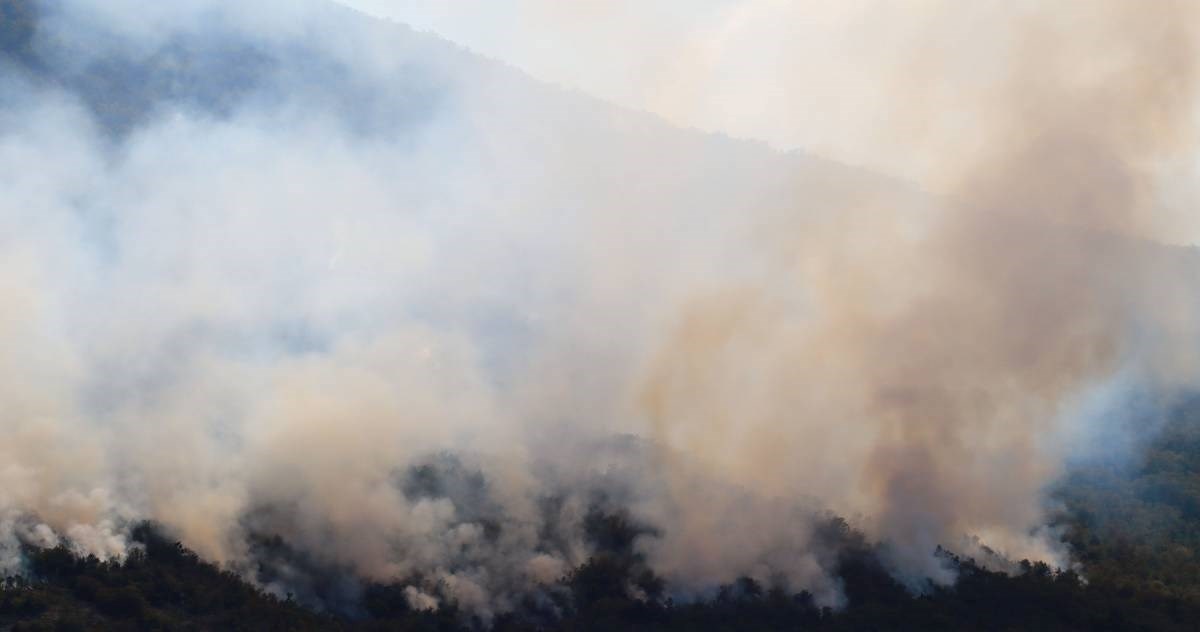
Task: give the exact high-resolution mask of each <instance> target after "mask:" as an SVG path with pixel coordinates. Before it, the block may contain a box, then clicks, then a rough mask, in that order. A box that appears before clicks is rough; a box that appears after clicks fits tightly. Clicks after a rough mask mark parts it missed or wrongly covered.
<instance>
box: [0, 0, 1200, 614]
mask: <svg viewBox="0 0 1200 632" xmlns="http://www.w3.org/2000/svg"><path fill="white" fill-rule="evenodd" d="M132 4H137V3H108V2H104V3H99V2H92V1H85V0H71V1H64V2H60V3H55V4H53V5H49V4H48V5H46V6H47V7H50V8H48V9H46V10H45V11H43V12H42V14H41V15H40V16H39V19H40V21H39V22H38V23H37V29H36V30H34V31H33V32H32V35H30V37H31V39H30V40H29V45H28V47H26V48H22V49H21V50H28V51H32V53H29V54H31V55H33V57H32V58H30V57H29V56H28V55H27V54H25V53H23V54H22V56H21V57H12V58H10V59H8V60H7V61H6V62H5V63H6V66H5V68H4V70H3V75H2V77H3V79H2V82H0V85H2V88H0V105H2V108H0V184H2V186H3V188H4V190H5V192H6V194H5V196H4V198H3V200H0V304H3V306H4V307H3V309H2V310H0V343H2V344H3V348H4V349H5V353H4V354H3V357H0V428H3V431H4V435H5V441H4V442H3V444H2V445H0V463H2V464H3V465H0V490H2V491H0V563H2V564H3V565H4V566H3V569H4V570H5V571H6V572H12V571H14V570H17V569H18V568H19V566H20V563H21V561H20V555H19V549H20V546H21V545H22V544H24V545H34V546H52V545H54V544H57V543H58V542H60V541H61V542H66V543H69V544H70V546H73V547H75V548H76V550H78V551H80V552H83V553H95V554H97V555H100V556H104V557H116V558H120V557H121V556H122V555H124V554H125V553H126V552H127V551H128V549H129V547H130V546H132V545H131V543H130V536H129V532H130V529H131V528H133V526H134V525H136V524H137V523H139V522H140V521H142V520H152V521H154V522H156V523H158V524H160V525H162V526H163V527H164V528H165V529H167V530H168V531H169V532H170V533H171V534H172V535H173V536H175V537H178V538H179V539H180V540H181V541H182V542H183V543H184V544H185V545H186V546H188V547H191V548H193V549H194V550H196V551H197V552H198V553H199V554H200V555H202V556H203V557H205V558H206V559H210V560H213V561H216V562H219V563H221V564H223V565H226V566H227V567H229V568H233V569H235V570H238V571H239V572H241V573H243V574H244V575H245V576H247V578H249V579H251V580H253V581H256V582H259V583H260V584H261V585H263V586H264V587H266V588H267V589H269V590H273V591H277V592H279V593H281V594H282V593H287V592H293V593H296V594H297V595H300V596H301V598H304V599H305V600H309V601H313V602H317V601H320V602H323V603H324V604H325V605H327V606H331V607H341V605H342V603H341V602H343V601H344V602H353V601H354V599H355V598H356V593H355V591H356V590H359V588H357V586H358V582H360V581H361V580H369V581H378V582H390V581H402V582H406V585H405V594H406V595H407V596H408V599H409V601H410V602H411V604H412V605H413V607H416V608H421V609H425V608H434V607H438V606H439V604H441V603H444V602H446V601H453V602H456V603H458V604H460V605H461V606H463V607H464V608H466V609H467V610H469V611H472V612H475V613H479V614H480V615H482V616H485V617H486V616H488V615H491V614H494V613H497V612H503V611H505V610H509V609H512V608H513V607H515V606H516V605H517V604H518V603H519V602H520V600H521V599H522V598H523V597H525V596H527V595H529V594H533V593H536V592H538V591H544V590H548V588H547V587H548V586H549V585H551V584H552V583H553V582H555V581H556V580H557V579H558V578H560V577H561V576H562V575H563V574H564V573H565V572H567V571H568V570H569V569H570V568H572V567H575V566H577V565H579V564H580V563H582V562H583V561H585V560H586V559H587V557H588V556H589V555H590V554H591V553H592V552H593V551H594V550H595V548H596V546H597V544H596V542H595V541H594V538H593V537H591V536H590V535H589V526H588V525H589V515H591V514H592V513H593V512H594V511H595V510H597V508H599V509H601V510H611V511H613V512H627V513H628V515H629V516H630V520H632V521H634V522H635V523H636V524H639V525H644V526H645V528H644V529H642V530H641V531H640V533H641V535H640V536H639V537H637V538H636V540H635V541H634V542H633V543H632V544H631V546H632V547H633V548H634V549H635V550H636V551H638V552H640V553H641V554H643V555H645V558H646V560H647V562H648V563H649V564H650V566H651V567H652V568H653V569H655V570H656V571H657V572H659V573H662V574H663V575H665V576H666V577H667V578H668V579H669V580H671V582H672V585H673V586H675V587H676V589H677V590H680V591H685V592H691V591H703V590H705V589H707V588H711V587H712V586H713V585H715V584H717V583H720V582H724V581H730V580H732V579H734V578H736V577H737V576H739V575H749V576H753V577H755V578H757V579H760V580H762V581H767V582H779V583H783V584H786V585H788V586H790V587H792V588H795V589H797V590H799V589H807V590H809V591H811V592H812V593H813V594H814V595H816V597H817V599H818V601H819V602H820V603H822V604H829V605H836V604H839V603H840V602H841V596H840V592H839V590H838V586H837V582H836V580H835V579H834V578H833V577H834V574H833V570H834V566H835V564H836V560H835V557H836V556H835V554H834V552H831V551H829V550H827V548H826V547H824V546H823V544H822V537H821V535H820V533H819V532H818V531H819V530H818V529H817V527H816V524H817V521H818V520H819V519H820V517H821V516H823V515H825V514H824V513H823V512H825V511H834V512H838V513H840V514H842V515H846V516H848V517H851V518H852V519H853V520H854V521H855V522H856V523H857V524H861V525H863V526H865V527H867V528H868V529H869V530H870V532H871V534H872V535H873V536H875V537H877V538H878V539H880V540H881V541H882V542H883V543H884V544H885V545H886V547H887V550H888V551H889V554H890V556H891V558H890V560H891V562H892V563H893V565H894V567H895V571H896V573H897V574H898V575H900V576H902V577H905V578H907V579H910V580H911V581H912V583H913V584H914V585H920V584H921V582H923V581H924V580H925V579H926V578H932V579H934V580H935V581H940V582H946V581H950V580H951V579H952V578H951V577H950V575H949V571H947V570H946V569H944V568H942V567H941V566H940V564H939V562H938V561H937V558H935V557H934V550H935V548H936V547H937V546H938V545H939V544H941V545H946V546H950V547H952V548H958V547H967V548H969V547H970V546H971V545H970V544H969V543H970V542H971V541H972V540H971V538H972V537H976V538H979V541H980V542H982V543H983V544H985V545H987V546H988V547H991V548H992V549H996V550H999V551H1001V552H1002V553H1005V554H1008V555H1010V556H1033V557H1037V558H1039V559H1049V560H1052V561H1059V562H1060V563H1066V561H1065V560H1064V559H1063V558H1062V557H1061V552H1060V551H1059V550H1058V549H1057V546H1056V543H1055V540H1054V537H1053V534H1052V533H1048V532H1047V531H1046V530H1045V529H1044V527H1043V525H1044V523H1045V520H1044V510H1045V507H1044V500H1045V499H1044V497H1043V492H1044V490H1045V487H1046V486H1047V485H1049V484H1050V483H1052V482H1053V481H1054V480H1055V478H1056V477H1057V476H1058V475H1059V474H1060V473H1061V471H1062V468H1063V464H1064V463H1065V462H1066V460H1067V459H1068V458H1070V457H1071V456H1072V454H1073V446H1078V445H1081V444H1082V443H1084V442H1086V440H1087V438H1088V437H1090V436H1093V434H1094V433H1095V427H1094V424H1093V423H1091V422H1090V418H1089V417H1086V416H1084V415H1083V414H1082V413H1081V412H1080V411H1087V410H1090V409H1089V408H1088V406H1078V405H1077V404H1078V402H1079V401H1081V399H1087V401H1105V400H1104V398H1095V397H1092V398H1091V399H1088V397H1089V393H1093V391H1094V390H1095V389H1104V388H1105V385H1107V384H1110V383H1112V382H1113V381H1114V380H1117V379H1118V378H1120V380H1123V381H1126V382H1129V383H1132V384H1135V385H1136V389H1135V390H1137V391H1138V392H1139V393H1142V392H1145V393H1148V395H1147V397H1149V398H1150V399H1153V400H1154V401H1165V400H1166V398H1168V397H1169V396H1170V395H1171V394H1172V393H1174V392H1176V391H1177V390H1179V389H1182V388H1186V387H1187V386H1189V385H1191V384H1192V383H1194V380H1195V371H1194V368H1195V367H1193V366H1192V362H1193V361H1192V360H1191V357H1192V356H1193V355H1194V354H1193V353H1192V351H1193V350H1194V349H1195V347H1196V345H1195V343H1196V333H1197V332H1196V331H1195V327H1196V323H1197V322H1198V321H1197V319H1196V314H1195V309H1196V305H1195V301H1194V299H1193V298H1192V296H1191V294H1190V288H1191V287H1194V283H1192V281H1193V280H1194V278H1193V276H1192V275H1193V274H1194V272H1193V270H1195V269H1196V268H1195V261H1194V260H1193V259H1194V257H1189V256H1185V255H1184V254H1183V253H1181V252H1179V251H1177V250H1175V249H1170V248H1166V247H1163V246H1160V245H1157V244H1155V243H1153V241H1152V240H1155V239H1163V238H1165V237H1170V236H1172V235H1173V234H1176V233H1164V232H1163V231H1174V230H1176V229H1177V228H1178V226H1177V225H1176V224H1172V223H1170V221H1171V220H1172V217H1171V216H1170V215H1169V214H1165V213H1161V212H1160V209H1161V208H1163V205H1162V200H1161V199H1160V196H1159V195H1158V192H1159V191H1160V190H1161V189H1160V184H1161V182H1160V177H1162V176H1163V175H1164V174H1169V173H1173V172H1172V171H1171V170H1172V169H1173V168H1174V164H1175V163H1174V162H1172V161H1177V160H1183V159H1186V152H1187V151H1189V150H1191V149H1192V148H1193V147H1194V145H1193V144H1192V141H1193V140H1194V137H1193V136H1192V133H1193V130H1192V127H1191V123H1192V121H1191V118H1192V114H1191V111H1192V108H1193V106H1194V103H1195V98H1194V96H1195V95H1194V94H1193V92H1192V89H1193V87H1194V86H1193V84H1194V77H1193V73H1194V68H1192V66H1191V63H1192V57H1193V53H1194V51H1192V50H1191V43H1190V42H1191V41H1192V40H1193V39H1194V38H1193V37H1192V36H1193V34H1192V33H1191V32H1189V29H1190V28H1191V27H1190V24H1191V23H1192V22H1191V21H1189V20H1188V19H1187V18H1188V17H1189V16H1187V15H1184V13H1185V12H1186V11H1187V10H1188V8H1189V7H1188V6H1187V5H1185V4H1178V5H1173V4H1166V3H1164V4H1162V5H1156V6H1155V7H1154V9H1153V10H1149V9H1146V8H1145V7H1139V6H1134V5H1132V4H1127V3H1117V2H1108V3H1092V4H1090V5H1088V6H1086V7H1085V6H1077V7H1072V8H1071V9H1070V10H1069V11H1068V10H1066V9H1063V13H1061V14H1060V13H1043V12H1040V11H1032V10H1030V9H1028V8H1027V7H1022V8H1020V9H1019V10H1018V9H1014V13H1013V14H1011V15H1008V16H1006V18H1005V21H1002V22H1000V23H998V26H997V28H999V29H1001V30H1003V31H1004V32H1005V33H1008V34H1011V35H1012V37H1011V38H1010V39H1008V40H1005V41H1007V42H1008V44H1009V45H1008V46H1001V47H999V49H998V50H993V49H991V48H988V47H984V49H985V50H972V51H971V52H972V53H973V54H975V55H976V56H978V57H980V58H986V59H987V60H988V61H989V62H991V63H989V64H987V65H985V66H984V67H985V68H987V69H988V71H989V73H990V75H989V76H991V77H992V79H993V80H994V81H993V83H994V84H995V85H994V86H993V85H991V84H989V87H988V89H987V90H983V91H978V92H970V93H969V95H970V96H977V97H979V98H978V99H977V100H975V101H973V102H971V103H970V105H971V112H973V113H974V114H973V121H974V122H975V128H974V129H973V132H972V133H971V134H970V135H969V138H965V139H964V140H963V143H962V145H961V146H960V147H957V148H954V151H946V152H944V153H938V154H936V155H934V156H932V157H923V158H922V159H923V160H926V161H929V162H930V163H931V164H935V165H937V166H938V169H936V170H935V171H936V174H937V177H936V178H931V179H930V182H934V181H936V182H938V183H939V186H938V187H937V188H938V189H939V190H943V191H949V192H950V193H948V194H946V195H943V196H941V197H932V196H928V195H924V194H922V193H920V192H918V191H915V190H913V189H912V188H909V187H906V186H904V185H901V184H898V183H896V182H895V181H892V180H889V179H886V178H884V177H882V176H876V175H873V174H871V173H868V172H864V171H859V170H854V169H850V168H846V167H843V166H840V165H837V164H834V163H829V162H825V161H822V160H819V159H816V158H812V157H807V156H803V155H797V154H779V153H776V152H773V151H771V150H769V149H768V148H766V147H764V146H761V145H757V144H753V143H746V142H736V141H732V140H729V139H727V138H723V137H719V136H706V135H700V134H696V133H692V132H685V131H681V130H677V129H673V128H671V127H668V126H667V125H665V124H663V123H662V122H660V121H658V120H657V119H654V118H652V117H650V116H648V115H643V114H639V113H635V112H629V111H624V110H619V109H616V108H612V107H610V106H607V105H604V104H602V103H599V102H596V101H593V100H590V99H588V98H585V97H583V96H580V95H575V94H567V93H563V92H561V91H558V90H556V89H553V88H549V87H546V86H543V85H540V84H536V83H534V82H531V81H529V80H528V79H527V78H525V77H523V76H521V75H520V74H518V73H517V72H515V71H513V70H511V69H509V68H506V67H503V66H500V65H498V64H493V63H491V62H487V61H485V60H482V59H479V58H475V57H472V56H470V55H468V54H466V53H465V52H463V51H462V50H459V49H457V48H455V47H453V46H450V45H448V44H446V43H445V42H442V41H440V40H437V39H436V38H434V37H432V36H428V35H422V34H417V33H414V32H411V31H408V30H406V29H404V28H402V27H398V26H389V25H383V24H378V23H373V22H370V21H367V20H365V19H364V18H362V17H361V16H357V15H355V14H352V13H350V12H348V11H346V10H343V9H339V8H337V7H333V6H325V5H322V4H319V3H315V2H313V3H279V4H278V6H275V5H276V3H267V4H255V5H254V8H231V7H232V5H230V6H226V4H225V3H221V2H210V1H199V0H198V1H196V2H188V3H185V4H182V5H178V6H176V5H172V7H173V8H168V7H166V6H165V5H164V6H163V7H159V8H155V9H154V13H153V14H152V15H151V16H149V17H150V18H152V20H150V22H146V21H143V20H142V19H141V18H142V16H140V15H138V14H136V13H135V12H136V11H137V9H136V8H132ZM135 17H136V18H137V19H134V18H135ZM951 17H952V16H951ZM951 17H947V18H945V19H944V20H940V21H938V22H937V23H936V25H935V26H936V28H942V27H943V26H946V25H949V26H950V27H954V28H960V27H961V26H962V24H961V23H960V22H958V21H956V20H954V19H951ZM148 23H149V24H152V25H153V27H152V28H147V27H146V26H145V25H146V24H148ZM931 28H932V27H931ZM14 32H15V31H14ZM5 33H6V34H8V33H10V31H5ZM1018 35H1019V37H1018ZM990 45H991V43H989V46H990ZM985 53H986V57H984V55H985ZM31 59H32V61H31ZM909 59H910V61H911V67H910V68H907V69H906V70H907V74H906V77H908V78H910V79H912V80H913V83H912V84H911V85H909V86H907V87H906V89H905V90H903V91H898V92H896V93H895V97H894V98H895V99H907V100H919V98H920V97H921V95H923V94H925V93H926V89H927V88H926V84H923V83H921V82H920V81H919V80H925V81H926V82H927V83H928V84H932V86H935V87H936V90H938V91H945V92H953V87H954V83H953V80H954V77H955V75H954V74H953V73H949V72H943V68H942V67H941V65H940V64H941V62H943V61H944V59H943V58H942V56H940V55H930V54H929V52H928V51H925V50H916V51H914V52H913V54H912V56H911V57H910V58H909ZM939 82H946V84H945V85H943V84H939ZM889 85H892V84H889ZM789 88H790V86H789ZM929 89H930V90H934V89H935V88H934V87H930V88H929ZM985 97H986V98H985ZM935 105H937V106H939V107H940V106H941V104H940V103H938V104H935ZM914 109H915V108H914ZM936 113H937V112H936V111H931V112H929V113H928V114H929V115H930V116H935V115H936ZM905 129H910V128H908V127H905ZM913 142H914V146H921V145H922V144H923V143H921V142H920V139H914V141H913ZM945 183H950V184H949V185H946V184H945ZM614 437H616V438H614ZM263 569H267V570H263ZM351 607H352V606H351Z"/></svg>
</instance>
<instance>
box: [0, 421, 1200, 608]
mask: <svg viewBox="0 0 1200 632" xmlns="http://www.w3.org/2000/svg"><path fill="white" fill-rule="evenodd" d="M1198 441H1200V408H1198V407H1196V406H1195V405H1192V406H1191V407H1189V408H1186V409H1184V410H1182V411H1181V412H1180V413H1179V414H1177V415H1175V416H1174V417H1173V419H1172V420H1171V423H1170V424H1169V425H1168V427H1167V428H1166V429H1165V430H1164V431H1163V434H1162V435H1161V436H1160V437H1159V438H1158V439H1157V440H1155V441H1154V442H1153V445H1152V447H1151V449H1150V450H1149V451H1148V452H1147V454H1146V455H1145V456H1144V457H1142V458H1139V459H1138V460H1137V462H1136V463H1133V464H1129V465H1124V466H1104V467H1100V466H1094V467H1090V468H1087V469H1080V470H1076V471H1075V472H1073V473H1072V474H1071V476H1070V477H1069V478H1068V479H1067V481H1065V482H1064V483H1063V485H1062V486H1061V487H1060V488H1059V489H1058V491H1057V492H1056V494H1055V495H1056V497H1057V498H1059V499H1061V501H1062V503H1063V506H1064V509H1065V510H1064V512H1063V514H1062V516H1061V521H1062V522H1061V526H1063V527H1064V528H1065V530H1066V531H1065V533H1066V536H1065V538H1066V541H1067V542H1068V543H1069V545H1070V549H1071V552H1072V557H1073V559H1076V560H1078V561H1079V566H1078V568H1077V569H1066V570H1064V569H1051V568H1049V567H1047V566H1045V565H1044V564H1040V563H1039V564H1029V563H1028V562H1023V563H1022V564H1021V570H1020V572H1019V573H1017V574H1015V575H1013V576H1008V575H1005V574H1002V573H997V572H991V571H987V570H984V569H982V568H980V567H978V566H976V564H975V563H974V562H973V561H972V560H969V559H961V558H959V557H957V556H955V555H954V554H953V553H951V552H944V553H943V555H944V556H945V558H946V559H947V560H948V561H949V562H950V563H951V564H953V565H954V567H955V568H957V570H958V572H959V577H960V579H959V581H958V583H957V584H956V585H955V586H954V587H952V588H936V587H928V588H927V592H926V593H925V594H924V595H920V596H914V595H913V594H912V593H911V592H909V591H908V590H907V589H906V588H905V587H903V586H901V585H900V584H898V583H897V582H896V581H895V580H894V579H892V578H891V576H890V575H889V574H888V573H887V571H886V569H884V568H883V567H882V566H881V564H880V562H879V558H878V557H877V556H876V554H875V551H874V547H873V545H872V544H871V543H869V542H867V541H866V540H865V539H864V538H863V536H862V535H861V534H858V533H856V532H855V531H854V530H853V529H852V528H850V527H849V526H848V525H847V524H846V522H845V521H843V520H841V519H839V518H836V517H830V518H829V520H828V522H827V524H826V526H825V527H824V529H823V534H822V537H823V539H824V540H825V542H827V544H828V546H829V547H830V548H831V549H835V550H837V551H839V554H838V559H839V561H838V570H837V574H838V577H839V578H840V579H841V581H842V582H843V583H844V587H845V593H846V597H847V600H848V604H847V605H846V607H845V608H844V609H840V610H831V609H828V608H818V607H816V606H814V605H813V603H812V597H811V595H808V594H806V593H800V594H787V593H783V592H780V591H779V590H770V589H766V588H764V587H762V586H760V585H758V584H757V583H755V582H754V581H753V580H750V579H743V580H741V581H739V582H737V583H734V584H732V585H729V586H726V587H723V588H721V589H720V591H718V592H717V593H715V594H713V595H711V596H710V597H708V598H706V599H701V600H696V601H676V600H674V599H673V598H672V591H671V587H670V586H669V585H665V584H664V583H663V581H662V580H661V579H659V578H657V577H655V576H654V574H653V572H652V571H650V569H648V568H647V567H646V566H645V565H644V564H643V563H642V562H641V559H640V557H639V556H638V555H637V553H636V552H635V551H634V549H633V539H634V537H635V536H636V535H637V534H638V533H639V528H638V527H637V526H636V525H633V524H631V523H629V522H628V521H627V520H626V519H625V518H623V517H622V516H620V515H601V514H597V515H596V516H595V517H594V519H593V520H592V527H591V537H592V538H593V540H594V542H595V543H596V544H597V549H598V550H599V551H601V552H600V553H598V554H597V555H595V556H594V557H593V558H592V559H591V560H589V561H588V562H587V563H586V564H584V565H583V566H581V567H579V568H576V569H574V570H572V571H571V572H570V573H569V574H568V575H567V576H565V577H563V578H562V580H561V582H560V583H559V584H558V585H557V586H556V587H553V589H552V590H551V591H549V592H548V594H550V595H553V596H554V597H553V600H552V601H549V602H545V603H534V602H530V603H526V604H524V606H523V607H522V608H520V609H518V610H517V611H515V612H512V613H506V614H502V615H500V616H499V617H497V618H496V619H495V620H494V621H491V622H484V621H482V620H479V619H478V618H477V617H471V616H469V615H466V614H464V613H461V612H459V611H457V610H456V609H455V608H453V607H443V608H442V609H440V610H439V611H438V612H436V613H433V612H420V611H414V610H413V609H412V607H411V606H410V605H409V601H408V600H407V599H406V596H405V594H404V590H403V584H399V583H398V584H396V585H378V584H377V585H372V586H368V587H366V588H365V590H364V593H363V595H362V600H361V608H360V609H357V610H354V611H347V612H342V613H331V612H314V611H312V610H308V609H305V608H303V607H301V606H299V605H298V604H296V603H295V602H292V601H289V600H286V599H284V600H281V599H279V598H276V597H273V596H270V595H267V594H265V593H263V592H261V591H259V590H257V589H255V588H253V587H251V586H250V585H248V584H246V583H245V582H243V581H242V580H240V579H239V578H238V577H237V576H236V575H235V574H233V573H230V572H222V571H221V570H220V569H218V568H217V567H215V566H213V565H212V564H209V563H206V562H204V561H202V560H200V559H198V558H197V557H196V556H195V555H194V554H193V553H191V552H189V551H187V550H186V549H185V548H183V547H182V546H180V545H179V544H177V543H174V542H172V541H170V540H169V539H165V538H164V537H163V536H162V535H160V534H159V533H158V532H157V531H156V530H155V529H154V527H153V526H151V525H146V526H144V527H142V528H141V529H139V530H138V531H137V538H138V539H139V541H140V542H141V544H142V548H141V549H140V550H139V551H138V552H136V553H135V554H134V555H132V556H130V558H129V559H128V560H127V561H126V562H125V563H124V564H116V563H105V562H100V561H98V560H96V559H94V558H91V559H79V558H77V557H75V556H73V555H72V554H71V553H70V552H69V551H68V550H66V549H63V548H56V549H47V550H29V551H27V554H28V556H29V560H30V574H29V575H28V577H10V578H8V579H7V580H6V582H5V585H4V591H3V594H2V596H0V613H2V615H0V616H2V619H0V621H3V622H4V623H5V624H12V625H13V626H14V627H13V628H12V629H14V630H86V629H97V628H111V629H128V630H141V629H161V630H186V629H206V630H222V629H242V630H264V629H276V630H384V629H388V630H470V629H479V628H490V629H495V630H564V631H565V630H615V629H628V630H745V629H754V630H797V629H799V630H868V629H873V630H1030V629H1038V630H1195V629H1196V628H1197V625H1198V624H1200V559H1198V558H1197V555H1196V552H1197V550H1200V521H1198V520H1197V509H1198V508H1200V443H1198Z"/></svg>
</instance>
